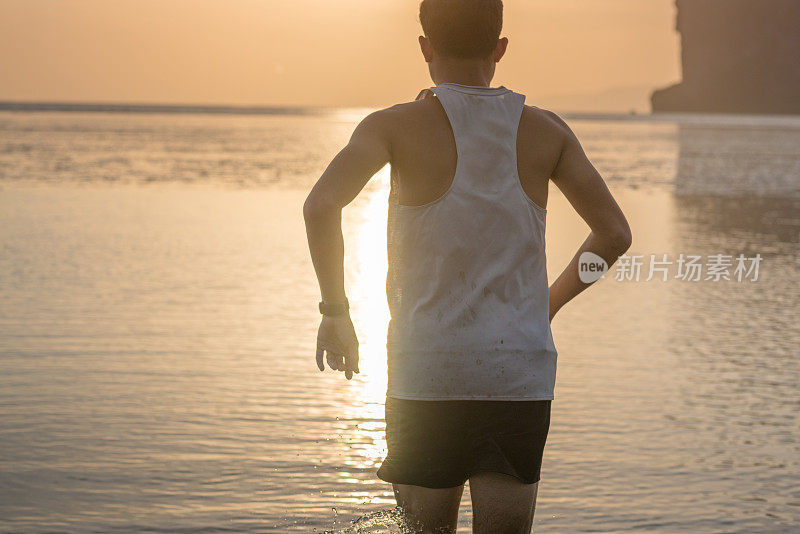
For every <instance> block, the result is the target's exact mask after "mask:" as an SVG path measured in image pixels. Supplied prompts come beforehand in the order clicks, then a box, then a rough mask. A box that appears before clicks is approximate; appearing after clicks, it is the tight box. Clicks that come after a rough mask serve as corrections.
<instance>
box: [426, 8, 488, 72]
mask: <svg viewBox="0 0 800 534" xmlns="http://www.w3.org/2000/svg"><path fill="white" fill-rule="evenodd" d="M419 20H420V23H422V30H423V31H424V32H425V36H426V37H427V38H428V39H429V40H430V42H431V46H433V49H434V51H436V53H438V54H441V55H442V56H446V57H453V58H462V59H474V58H484V57H486V56H488V55H490V54H491V53H492V52H493V51H494V49H495V47H496V46H497V40H498V39H499V38H500V32H501V30H502V29H503V0H423V1H422V3H421V4H420V6H419Z"/></svg>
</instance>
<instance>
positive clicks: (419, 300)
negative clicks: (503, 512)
mask: <svg viewBox="0 0 800 534" xmlns="http://www.w3.org/2000/svg"><path fill="white" fill-rule="evenodd" d="M431 91H432V92H433V93H434V94H435V97H436V100H435V101H436V102H437V104H438V105H439V107H440V109H441V110H442V111H443V113H444V115H445V116H444V118H442V113H441V112H436V110H435V108H434V109H433V110H430V111H432V113H431V112H429V113H428V115H430V116H431V118H430V119H429V118H427V117H425V115H424V114H422V113H420V115H422V117H420V119H418V120H417V121H414V122H417V123H421V122H423V121H424V120H431V121H432V124H431V126H432V127H433V128H435V129H436V130H437V133H438V134H439V136H440V137H439V139H435V138H433V137H431V138H427V135H425V136H423V137H424V138H423V139H420V138H419V137H417V136H414V135H413V130H411V131H405V132H402V133H401V134H400V135H397V134H396V135H395V137H394V139H397V140H398V144H399V145H401V146H402V149H401V150H400V152H401V153H402V154H403V155H404V156H405V157H404V158H403V162H404V163H405V164H406V165H407V168H408V167H410V168H412V169H413V171H407V172H413V173H414V177H415V178H417V184H418V185H419V188H420V189H423V188H427V187H430V186H431V185H433V186H435V187H434V188H433V189H429V190H428V191H426V192H427V193H430V191H431V190H432V191H435V193H436V195H435V196H433V195H431V196H430V197H429V198H421V197H420V196H419V195H417V197H416V200H417V201H419V200H424V201H425V202H422V203H418V202H415V203H414V204H406V203H403V202H402V199H400V198H399V195H398V194H397V193H396V192H395V195H393V196H392V197H391V198H390V202H389V220H388V252H389V258H388V259H389V272H388V273H387V281H386V291H387V297H388V301H389V311H390V313H391V320H390V322H389V331H388V338H387V356H388V364H389V385H388V386H389V387H388V395H389V396H391V397H395V398H405V399H493V398H506V399H527V400H549V399H552V398H553V388H554V385H555V367H556V349H555V346H554V343H553V339H552V334H551V332H550V324H549V319H548V309H549V305H548V285H547V266H546V260H545V243H544V234H545V231H544V229H545V215H546V210H545V209H544V208H543V207H542V206H540V205H539V204H537V203H536V202H535V201H533V199H532V198H530V197H529V196H528V194H527V193H526V192H525V191H524V190H523V188H522V187H521V186H522V183H521V181H520V179H519V176H518V174H519V171H518V166H517V159H518V158H517V152H518V150H517V140H518V128H519V124H520V122H521V120H522V119H521V117H522V113H523V108H524V101H525V96H524V95H522V94H519V93H516V92H514V91H511V90H509V89H507V88H505V87H498V88H490V87H484V86H466V85H461V84H454V83H445V84H440V85H438V86H436V87H433V88H432V89H431ZM415 111H416V110H415ZM434 113H435V114H434ZM409 122H411V121H409ZM443 123H444V124H443ZM424 126H427V125H424ZM409 139H410V140H411V142H409V143H408V144H407V145H406V143H405V141H406V140H409ZM390 146H391V148H390V152H391V153H392V158H391V164H392V167H393V170H394V171H395V172H394V173H393V174H394V178H395V180H393V188H394V187H398V188H399V184H402V183H403V180H402V179H403V175H402V169H398V162H397V161H396V157H397V156H398V154H397V152H396V150H395V145H394V143H391V142H390ZM440 147H441V148H440ZM437 149H439V150H443V151H447V152H448V153H449V154H446V155H444V157H443V156H442V155H441V154H438V150H437ZM413 150H416V151H419V152H422V153H423V154H424V155H425V156H426V157H419V158H415V157H414V154H413V153H411V151H413ZM448 156H449V157H448ZM437 159H439V160H446V163H447V164H437V163H436V160H437ZM447 160H449V161H447ZM453 160H455V161H453ZM532 161H533V162H534V164H539V165H541V163H540V161H541V160H539V159H536V158H532ZM426 167H427V168H426ZM424 173H432V174H433V175H434V179H433V180H432V181H431V182H425V181H424V179H423V178H422V176H423V175H424ZM545 184H546V182H545ZM420 189H417V190H416V191H414V192H418V191H419V190H420ZM426 196H428V195H426Z"/></svg>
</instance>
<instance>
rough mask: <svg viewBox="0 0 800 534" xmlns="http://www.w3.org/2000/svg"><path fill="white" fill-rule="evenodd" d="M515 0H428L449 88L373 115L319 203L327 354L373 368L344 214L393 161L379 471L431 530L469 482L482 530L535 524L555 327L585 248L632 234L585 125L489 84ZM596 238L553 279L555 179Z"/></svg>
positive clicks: (316, 229) (436, 75)
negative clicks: (584, 139)
mask: <svg viewBox="0 0 800 534" xmlns="http://www.w3.org/2000/svg"><path fill="white" fill-rule="evenodd" d="M502 12H503V5H502V1H501V0H424V1H423V2H422V3H421V5H420V21H421V23H422V28H423V32H424V36H422V37H420V38H419V43H420V47H421V50H422V54H423V57H424V58H425V61H426V62H427V64H428V67H429V71H430V74H431V78H432V79H433V82H434V83H435V84H436V85H435V86H434V87H432V88H431V89H430V90H424V91H423V92H422V93H420V96H419V97H418V98H417V100H415V101H413V102H408V103H403V104H398V105H396V106H392V107H390V108H388V109H384V110H381V111H377V112H375V113H372V114H371V115H369V116H367V117H366V118H365V119H364V120H363V121H362V122H361V123H360V124H359V125H358V127H357V128H356V130H355V132H354V133H353V136H352V138H351V139H350V142H349V143H348V145H347V146H346V147H345V148H344V149H343V150H342V151H341V152H340V153H339V154H338V155H337V156H336V158H335V159H334V160H333V161H332V162H331V164H330V165H329V167H328V168H327V170H326V171H325V173H324V174H323V175H322V177H321V178H320V180H319V181H318V182H317V184H316V185H315V186H314V188H313V190H312V191H311V193H310V194H309V196H308V199H307V200H306V203H305V206H304V216H305V220H306V226H307V233H308V240H309V247H310V250H311V256H312V259H313V263H314V267H315V270H316V272H317V277H318V279H319V283H320V288H321V293H322V303H320V309H321V311H322V312H323V314H324V315H323V318H322V323H321V325H320V328H319V335H318V342H317V354H316V358H317V364H318V367H319V369H320V370H324V364H323V360H325V359H327V362H328V365H329V367H331V368H332V369H334V370H337V371H342V372H344V373H345V376H346V378H348V379H350V378H352V376H353V373H358V372H359V369H358V341H357V339H356V335H355V331H354V328H353V324H352V322H351V320H350V318H349V314H348V311H347V310H348V302H347V299H346V295H345V290H344V275H343V254H344V252H343V238H342V233H341V210H342V208H343V207H344V206H346V205H347V204H349V203H350V202H351V201H352V200H353V199H354V198H355V197H356V196H357V195H358V193H359V192H360V191H361V189H362V188H363V187H364V185H365V184H366V182H367V181H368V180H369V179H370V178H371V177H372V176H373V175H374V174H375V173H376V172H377V171H378V170H379V169H381V168H382V167H383V166H384V165H385V164H386V163H387V162H388V163H390V164H391V169H392V192H391V196H390V204H389V219H388V224H389V233H388V253H389V272H388V277H387V286H386V287H387V297H388V300H389V309H390V312H391V321H390V324H389V332H388V339H387V352H388V365H389V385H388V391H387V398H386V424H387V426H386V433H387V445H388V455H387V457H386V459H385V460H384V462H383V464H382V465H381V467H380V469H379V470H378V473H377V474H378V476H379V477H380V478H381V479H382V480H385V481H388V482H391V483H392V484H393V486H394V491H395V496H396V498H397V502H398V506H400V507H401V508H402V510H403V511H404V512H405V515H406V517H407V518H408V522H409V525H411V526H413V528H415V529H416V530H417V531H419V532H426V533H427V532H455V529H456V523H457V515H458V508H459V502H460V499H461V495H462V492H463V489H464V483H465V482H466V481H467V480H469V483H470V490H471V495H472V501H473V530H474V532H476V533H487V534H488V533H491V534H499V533H519V532H530V530H531V527H532V523H533V514H534V508H535V502H536V494H537V489H538V481H539V479H540V469H541V460H542V454H543V449H544V445H545V441H546V438H547V432H548V429H549V423H550V404H551V401H552V399H553V389H554V384H555V369H556V349H555V345H554V343H553V338H552V334H551V331H550V322H551V321H552V318H553V316H554V315H555V314H556V312H557V311H558V310H559V309H560V308H561V307H562V306H563V305H564V304H566V303H567V302H568V301H570V300H571V299H572V298H574V297H575V296H576V295H578V294H579V293H580V292H581V291H583V290H584V289H585V288H586V287H588V285H589V284H588V283H584V282H582V281H581V279H580V277H579V263H580V260H579V259H580V256H581V255H582V254H583V253H586V252H591V253H593V254H596V255H597V256H600V257H601V258H603V260H604V261H605V262H606V263H607V264H608V265H611V264H613V263H614V262H615V261H616V259H617V258H618V257H619V256H620V255H622V254H623V253H624V252H625V251H626V250H627V249H628V247H629V246H630V243H631V233H630V229H629V227H628V223H627V221H626V219H625V217H624V215H623V214H622V212H621V210H620V208H619V206H618V205H617V203H616V202H615V201H614V199H613V197H612V196H611V194H610V192H609V190H608V188H607V187H606V186H605V183H604V182H603V180H602V178H601V177H600V175H599V174H598V173H597V171H596V170H595V169H594V167H593V166H592V164H591V163H590V162H589V160H588V159H587V157H586V155H585V154H584V152H583V150H582V148H581V146H580V143H579V142H578V140H577V139H576V137H575V135H574V134H573V133H572V131H571V130H570V129H569V127H568V126H567V125H566V124H565V123H564V122H563V121H562V120H561V119H560V118H559V117H558V116H556V115H555V114H554V113H552V112H549V111H546V110H543V109H539V108H537V107H534V106H526V105H525V104H524V101H525V97H524V95H522V94H520V93H516V92H514V91H511V90H509V89H507V88H505V87H503V86H500V87H491V86H490V84H491V81H492V78H493V76H494V72H495V65H496V64H497V62H499V61H500V60H501V59H502V57H503V55H504V53H505V51H506V47H507V46H508V39H506V38H500V32H501V28H502ZM551 180H552V181H553V183H555V184H556V186H557V187H559V188H560V190H561V191H562V192H563V193H564V195H565V196H566V198H567V199H568V200H569V202H570V203H571V204H572V205H573V206H574V208H575V210H576V211H577V212H578V214H579V215H580V216H581V217H582V218H583V219H584V220H585V221H586V223H587V224H588V225H589V227H590V228H591V234H590V235H589V237H588V238H587V239H586V241H585V242H584V243H583V244H582V245H581V247H580V248H579V250H578V252H577V253H576V254H575V257H574V258H573V259H572V261H571V262H570V263H569V265H568V266H567V267H566V268H565V269H564V271H563V273H562V274H561V276H559V278H558V279H557V280H556V281H555V282H554V283H553V284H552V286H550V287H549V288H548V285H547V272H546V263H545V243H544V228H545V216H546V209H545V206H546V203H547V191H548V185H549V182H550V181H551Z"/></svg>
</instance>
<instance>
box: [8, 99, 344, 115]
mask: <svg viewBox="0 0 800 534" xmlns="http://www.w3.org/2000/svg"><path fill="white" fill-rule="evenodd" d="M339 110H340V108H324V107H313V106H308V107H305V106H224V105H193V104H91V103H73V102H0V111H25V112H36V111H72V112H85V113H98V112H100V113H102V112H105V113H187V114H189V113H191V114H203V115H205V114H209V115H325V114H328V113H332V112H336V111H339Z"/></svg>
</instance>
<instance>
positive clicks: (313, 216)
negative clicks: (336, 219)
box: [303, 192, 331, 221]
mask: <svg viewBox="0 0 800 534" xmlns="http://www.w3.org/2000/svg"><path fill="white" fill-rule="evenodd" d="M330 211H331V210H330V206H328V204H327V203H326V202H324V201H322V200H321V199H320V198H319V197H318V196H317V195H315V194H314V193H313V192H312V193H311V194H310V195H308V197H307V198H306V201H305V202H304V203H303V218H304V219H305V220H306V221H315V220H317V219H320V218H321V217H324V216H325V215H326V214H327V213H330Z"/></svg>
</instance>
